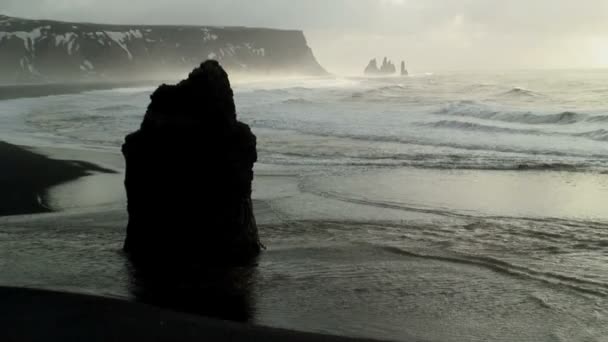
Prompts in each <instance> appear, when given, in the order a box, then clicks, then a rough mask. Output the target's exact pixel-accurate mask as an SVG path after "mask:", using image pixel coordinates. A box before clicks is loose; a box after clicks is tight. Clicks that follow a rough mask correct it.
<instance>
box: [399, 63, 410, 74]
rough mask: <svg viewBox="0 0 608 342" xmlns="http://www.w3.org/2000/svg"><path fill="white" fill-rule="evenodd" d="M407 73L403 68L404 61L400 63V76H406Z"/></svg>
mask: <svg viewBox="0 0 608 342" xmlns="http://www.w3.org/2000/svg"><path fill="white" fill-rule="evenodd" d="M408 75H409V72H408V71H407V69H406V68H405V61H401V76H408Z"/></svg>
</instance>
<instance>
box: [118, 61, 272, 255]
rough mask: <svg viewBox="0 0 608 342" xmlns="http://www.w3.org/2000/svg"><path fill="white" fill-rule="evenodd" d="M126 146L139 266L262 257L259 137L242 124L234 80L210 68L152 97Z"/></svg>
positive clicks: (130, 234) (131, 236)
mask: <svg viewBox="0 0 608 342" xmlns="http://www.w3.org/2000/svg"><path fill="white" fill-rule="evenodd" d="M151 99H152V101H151V103H150V105H149V107H148V110H147V112H146V115H145V117H144V121H143V123H142V125H141V128H140V130H138V131H137V132H135V133H132V134H130V135H129V136H127V138H126V142H125V144H124V145H123V154H124V156H125V159H126V167H127V170H126V178H125V187H126V191H127V198H128V212H129V225H128V227H127V238H126V241H125V245H124V250H125V251H126V252H127V253H128V254H129V255H130V256H131V258H132V259H133V260H135V261H143V262H144V263H149V262H165V261H167V262H169V263H174V262H178V263H179V262H192V263H197V264H199V263H204V264H207V263H208V264H210V265H215V266H216V265H241V264H247V263H249V262H251V261H252V260H253V259H254V258H255V256H257V255H258V254H259V252H260V246H261V245H260V243H259V240H258V233H257V226H256V223H255V218H254V215H253V209H252V202H251V182H252V180H253V164H254V163H255V162H256V161H257V153H256V137H255V135H253V133H252V132H251V130H250V128H249V126H247V125H245V124H243V123H241V122H238V121H237V118H236V110H235V105H234V100H233V92H232V89H231V87H230V82H229V80H228V75H227V74H226V72H225V71H224V69H223V68H222V67H221V66H220V65H219V63H218V62H216V61H206V62H204V63H203V64H201V65H200V67H199V68H197V69H195V70H194V71H193V72H192V73H191V74H190V75H189V76H188V78H187V79H186V80H184V81H181V82H180V83H179V84H177V85H166V84H163V85H162V86H160V87H159V88H158V89H157V90H156V91H155V92H154V93H153V94H152V96H151Z"/></svg>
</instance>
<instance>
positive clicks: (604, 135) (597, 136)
mask: <svg viewBox="0 0 608 342" xmlns="http://www.w3.org/2000/svg"><path fill="white" fill-rule="evenodd" d="M417 125H419V126H422V127H431V128H439V129H455V130H462V131H476V132H484V133H505V134H529V135H544V136H563V137H579V138H587V139H591V140H596V141H608V130H606V129H603V128H602V129H597V130H593V131H589V132H581V133H567V132H551V131H540V130H536V129H518V128H508V127H498V126H490V125H482V124H478V123H473V122H466V121H452V120H441V121H437V122H430V123H417Z"/></svg>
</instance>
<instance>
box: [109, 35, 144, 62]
mask: <svg viewBox="0 0 608 342" xmlns="http://www.w3.org/2000/svg"><path fill="white" fill-rule="evenodd" d="M131 31H133V30H131ZM131 31H128V32H115V31H105V33H106V35H107V36H108V37H110V39H112V40H113V41H114V42H115V43H116V44H118V46H120V47H121V48H122V49H123V50H124V51H125V52H126V53H127V56H128V57H129V59H130V60H132V59H133V55H132V54H131V51H129V48H128V47H127V41H129V40H131ZM138 31H139V30H138Z"/></svg>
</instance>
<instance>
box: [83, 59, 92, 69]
mask: <svg viewBox="0 0 608 342" xmlns="http://www.w3.org/2000/svg"><path fill="white" fill-rule="evenodd" d="M82 64H83V65H84V66H85V67H86V68H87V69H89V70H93V69H95V68H94V67H93V63H91V62H90V61H89V60H88V59H85V60H84V62H82Z"/></svg>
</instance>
